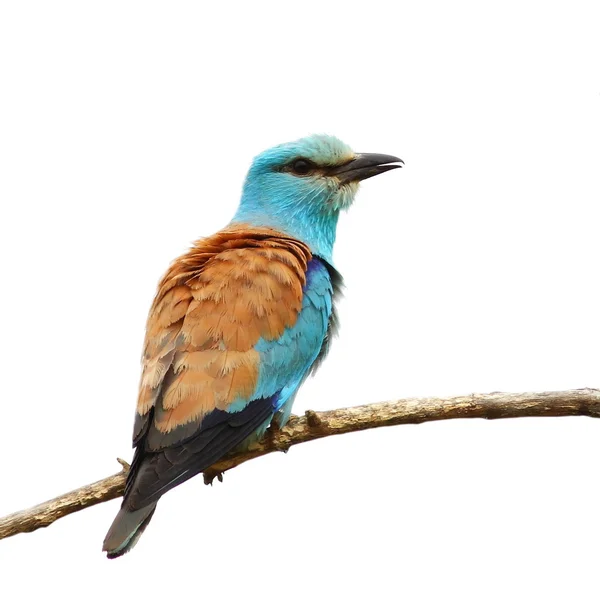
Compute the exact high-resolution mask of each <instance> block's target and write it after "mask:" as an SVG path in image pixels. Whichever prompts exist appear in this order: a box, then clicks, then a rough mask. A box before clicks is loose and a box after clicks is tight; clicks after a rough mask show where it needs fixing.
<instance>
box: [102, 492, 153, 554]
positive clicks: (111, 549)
mask: <svg viewBox="0 0 600 600" xmlns="http://www.w3.org/2000/svg"><path fill="white" fill-rule="evenodd" d="M155 510H156V502H153V503H152V504H149V505H148V506H144V508H140V509H139V510H134V511H128V510H127V509H126V508H121V510H120V511H119V512H118V513H117V516H116V517H115V520H114V521H113V524H112V525H111V526H110V529H109V530H108V533H107V534H106V537H105V538H104V543H103V544H102V550H103V551H104V552H106V558H118V557H119V556H123V554H126V553H127V552H129V551H130V550H131V549H132V548H133V547H134V546H135V545H136V543H137V541H138V539H139V538H140V536H141V535H142V533H144V529H146V527H147V526H148V523H150V519H151V518H152V515H153V514H154V511H155Z"/></svg>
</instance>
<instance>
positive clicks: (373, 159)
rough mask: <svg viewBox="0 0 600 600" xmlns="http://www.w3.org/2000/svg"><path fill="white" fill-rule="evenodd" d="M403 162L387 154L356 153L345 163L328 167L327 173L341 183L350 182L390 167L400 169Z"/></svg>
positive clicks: (388, 169) (389, 169) (382, 171)
mask: <svg viewBox="0 0 600 600" xmlns="http://www.w3.org/2000/svg"><path fill="white" fill-rule="evenodd" d="M389 163H400V164H389ZM403 164H404V161H403V160H402V159H401V158H398V157H397V156H390V155H389V154H358V155H357V156H356V158H355V159H353V160H351V161H350V162H348V163H346V164H345V165H341V166H339V167H333V168H332V169H329V171H328V173H327V174H328V175H334V176H335V177H337V178H338V179H339V180H340V182H341V183H350V182H351V181H362V180H363V179H368V178H369V177H373V176H375V175H379V174H380V173H385V172H386V171H391V170H392V169H400V168H402V165H403Z"/></svg>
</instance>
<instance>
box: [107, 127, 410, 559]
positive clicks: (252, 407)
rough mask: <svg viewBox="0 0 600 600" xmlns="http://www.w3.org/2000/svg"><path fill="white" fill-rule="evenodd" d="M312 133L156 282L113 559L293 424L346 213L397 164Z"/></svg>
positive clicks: (324, 338)
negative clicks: (196, 483)
mask: <svg viewBox="0 0 600 600" xmlns="http://www.w3.org/2000/svg"><path fill="white" fill-rule="evenodd" d="M403 165H404V162H403V161H402V160H401V159H399V158H397V157H395V156H391V155H388V154H372V153H356V152H353V151H352V150H351V149H350V147H349V146H347V145H346V144H345V143H343V142H342V141H341V140H339V139H338V138H336V137H333V136H330V135H312V136H309V137H305V138H302V139H299V140H296V141H294V142H289V143H285V144H281V145H278V146H275V147H273V148H271V149H269V150H266V151H265V152H263V153H262V154H259V155H258V156H257V157H256V158H255V159H254V161H253V162H252V165H251V167H250V169H249V171H248V174H247V176H246V179H245V182H244V185H243V188H242V194H241V199H240V203H239V206H238V209H237V212H236V213H235V215H234V217H233V219H232V220H231V222H230V223H229V224H228V225H227V226H226V227H225V228H223V229H222V230H220V231H218V232H217V233H215V234H214V235H212V236H209V237H205V238H202V239H200V240H198V241H196V242H195V243H194V244H193V245H192V247H191V248H190V249H189V250H188V251H187V252H186V253H184V254H183V255H182V256H180V257H179V258H177V259H176V260H175V261H174V262H173V263H172V264H171V266H170V268H169V269H168V270H167V272H166V274H165V275H164V276H163V278H162V280H161V281H160V282H159V285H158V290H157V292H156V296H155V298H154V301H153V303H152V306H151V308H150V312H149V315H148V320H147V323H146V336H145V341H144V348H143V356H142V374H141V380H140V385H139V394H138V399H137V407H136V413H135V420H134V427H133V447H134V457H133V460H132V463H131V467H130V469H129V472H128V476H127V481H126V484H125V492H124V496H123V501H122V504H121V508H120V510H119V512H118V514H117V516H116V517H115V519H114V522H113V523H112V525H111V527H110V529H109V531H108V533H107V535H106V538H105V539H104V544H103V551H105V552H106V555H107V557H108V558H117V557H119V556H122V555H123V554H125V553H126V552H129V551H130V550H131V549H132V548H133V547H134V546H135V544H136V543H137V541H138V539H139V537H140V536H141V534H142V533H143V532H144V530H145V529H146V527H147V526H148V523H149V522H150V519H151V518H152V516H153V514H154V511H155V509H156V505H157V502H158V500H159V499H160V498H161V496H162V495H164V494H165V493H166V492H168V491H169V490H171V489H173V488H174V487H175V486H178V485H180V484H181V483H183V482H184V481H187V480H188V479H190V478H191V477H194V476H195V475H197V474H199V473H201V472H203V471H205V470H206V469H208V468H209V467H210V466H211V465H213V464H215V463H216V462H217V461H219V459H221V458H222V457H223V456H225V455H226V454H228V453H230V452H231V451H233V450H235V449H239V448H243V447H247V446H248V445H249V444H251V443H252V442H253V441H256V440H258V439H260V438H261V437H262V436H264V434H265V432H266V430H267V429H268V427H269V426H270V425H271V424H273V425H274V426H279V427H283V426H285V424H286V422H287V420H288V418H289V416H290V414H291V410H292V404H293V402H294V398H295V397H296V394H297V392H298V389H299V388H300V386H301V385H302V383H303V382H304V381H305V379H306V378H307V377H308V376H309V375H310V374H314V372H315V371H316V370H317V368H318V367H319V365H320V364H321V362H322V361H323V359H324V358H325V357H326V355H327V352H328V350H329V346H330V343H331V340H332V337H334V335H335V334H336V332H337V328H338V320H337V315H336V308H335V304H336V301H337V300H338V298H339V296H340V292H341V288H342V285H343V282H342V277H341V275H340V274H339V273H338V271H337V270H336V269H335V267H334V265H333V258H332V254H333V247H334V243H335V238H336V229H337V223H338V217H339V215H340V212H341V211H343V210H345V209H347V208H349V207H350V205H351V204H352V203H353V201H354V198H355V195H356V192H357V190H358V187H359V183H360V182H361V181H363V180H365V179H368V178H370V177H373V176H375V175H379V174H380V173H385V172H386V171H390V170H392V169H396V168H400V167H402V166H403Z"/></svg>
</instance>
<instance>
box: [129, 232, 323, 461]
mask: <svg viewBox="0 0 600 600" xmlns="http://www.w3.org/2000/svg"><path fill="white" fill-rule="evenodd" d="M310 259H311V253H310V250H309V249H308V247H307V246H306V245H304V244H303V243H301V242H299V241H298V240H296V239H294V238H290V237H287V236H285V235H282V234H281V233H280V232H277V231H275V230H272V229H269V228H250V227H245V226H235V227H231V228H228V229H224V230H222V231H220V232H219V233H217V234H215V235H213V236H211V237H209V238H205V239H202V240H199V241H198V242H196V243H195V244H194V246H193V247H192V248H191V249H190V250H189V251H188V252H187V253H186V254H184V255H183V256H181V257H180V258H179V259H177V260H176V261H175V262H174V263H173V264H172V265H171V267H170V268H169V270H168V271H167V273H166V274H165V276H164V277H163V279H162V280H161V282H160V284H159V287H158V292H157V295H156V297H155V299H154V302H153V304H152V307H151V309H150V314H149V316H148V322H147V327H146V340H145V345H144V354H143V360H142V377H141V382H140V390H139V397H138V403H137V414H136V423H135V427H134V445H135V444H138V443H139V442H140V441H141V440H142V438H144V443H145V449H146V450H148V451H154V452H155V451H159V450H161V449H164V448H166V447H169V446H172V445H174V444H178V443H180V442H182V441H183V440H185V439H188V438H189V437H191V436H192V435H193V434H194V433H195V432H196V431H197V430H198V429H199V427H200V425H201V422H202V419H203V417H204V416H206V415H207V414H209V413H210V412H211V411H213V410H215V409H220V410H225V409H227V407H228V406H230V405H231V404H232V403H233V402H235V401H236V400H239V399H250V398H251V397H252V393H253V391H254V389H255V388H256V383H257V379H258V371H259V355H258V352H257V351H256V350H255V349H254V346H255V345H256V343H257V342H258V340H259V339H260V338H261V337H262V338H264V339H266V340H274V339H277V338H278V337H280V336H281V335H282V333H283V332H284V330H285V328H286V327H293V325H294V324H295V322H296V319H297V317H298V314H299V312H300V309H301V306H302V288H303V285H304V283H305V273H306V268H307V263H308V261H309V260H310Z"/></svg>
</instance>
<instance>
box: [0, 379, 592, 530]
mask: <svg viewBox="0 0 600 600" xmlns="http://www.w3.org/2000/svg"><path fill="white" fill-rule="evenodd" d="M578 415H579V416H581V415H583V416H588V417H600V390H596V389H581V390H569V391H566V392H531V393H522V394H506V393H501V392H494V393H492V394H471V395H469V396H455V397H453V398H406V399H404V400H398V401H396V402H380V403H376V404H365V405H363V406H355V407H352V408H340V409H337V410H329V411H325V412H314V411H307V412H306V414H305V416H303V417H291V419H290V421H289V423H288V424H287V425H286V427H284V428H283V429H272V430H269V432H268V433H267V436H266V437H265V438H264V440H263V441H261V442H260V443H259V444H257V445H255V446H253V447H251V448H250V449H249V450H246V451H243V452H237V453H234V454H231V455H230V456H228V457H227V458H225V459H223V460H221V461H219V462H218V463H217V464H215V465H213V466H212V467H211V468H210V469H208V470H207V471H206V472H205V473H204V481H205V483H212V481H213V479H214V478H215V477H218V478H219V479H221V476H222V473H223V472H224V471H227V470H229V469H232V468H233V467H236V466H237V465H240V464H241V463H243V462H246V461H247V460H251V459H253V458H257V457H259V456H262V455H264V454H269V453H271V452H277V451H283V452H286V451H287V450H288V449H289V448H290V447H291V446H294V445H295V444H302V443H304V442H309V441H311V440H316V439H318V438H322V437H326V436H330V435H339V434H341V433H349V432H351V431H362V430H364V429H373V428H375V427H388V426H390V425H402V424H408V423H424V422H425V421H439V420H444V419H473V418H484V419H506V418H512V417H566V416H578ZM117 460H119V462H120V463H121V465H122V466H123V470H122V471H121V472H120V473H116V474H115V475H111V476H110V477H107V478H106V479H102V480H100V481H97V482H95V483H92V484H90V485H86V486H84V487H81V488H79V489H77V490H74V491H72V492H69V493H67V494H64V495H62V496H59V497H58V498H54V499H53V500H49V501H48V502H44V503H43V504H38V505H37V506H34V507H32V508H29V509H27V510H23V511H20V512H16V513H13V514H12V515H8V516H7V517H4V518H2V519H0V539H2V538H6V537H10V536H11V535H16V534H17V533H26V532H29V531H34V530H36V529H39V528H40V527H47V526H48V525H50V524H51V523H54V521H56V520H58V519H60V518H62V517H64V516H66V515H69V514H71V513H73V512H77V511H79V510H82V509H84V508H87V507H88V506H93V505H94V504H99V503H100V502H106V501H107V500H112V499H113V498H118V497H119V496H122V495H123V490H124V487H125V479H126V478H127V472H128V470H129V466H128V465H127V463H126V462H125V461H123V460H121V459H117Z"/></svg>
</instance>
